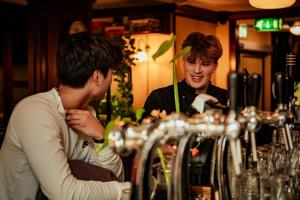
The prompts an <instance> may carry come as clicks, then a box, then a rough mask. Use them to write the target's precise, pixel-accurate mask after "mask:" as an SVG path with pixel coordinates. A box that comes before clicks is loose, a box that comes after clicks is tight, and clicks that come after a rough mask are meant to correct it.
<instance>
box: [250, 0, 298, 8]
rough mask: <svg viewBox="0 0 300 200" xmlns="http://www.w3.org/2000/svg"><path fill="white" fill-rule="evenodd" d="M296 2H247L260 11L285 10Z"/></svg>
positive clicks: (265, 0) (251, 0) (269, 0)
mask: <svg viewBox="0 0 300 200" xmlns="http://www.w3.org/2000/svg"><path fill="white" fill-rule="evenodd" d="M295 2H296V0H275V1H271V0H249V3H250V5H251V6H253V7H255V8H261V9H278V8H286V7H289V6H291V5H293V4H294V3H295Z"/></svg>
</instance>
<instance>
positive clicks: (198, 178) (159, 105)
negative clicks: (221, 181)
mask: <svg viewBox="0 0 300 200" xmlns="http://www.w3.org/2000/svg"><path fill="white" fill-rule="evenodd" d="M186 46H190V47H191V50H190V52H189V53H188V55H186V56H185V57H184V58H183V67H184V75H185V77H184V80H183V81H181V82H179V83H178V93H179V105H180V112H182V113H185V114H187V115H190V114H192V113H189V110H190V108H191V104H192V103H193V101H194V100H195V98H196V97H197V96H198V95H199V94H208V95H210V96H212V97H214V98H216V99H217V100H218V102H219V103H220V104H222V105H225V106H223V107H222V108H225V107H226V104H227V100H228V92H227V91H226V90H224V89H222V88H219V87H217V86H214V85H212V84H211V82H210V79H211V76H212V74H213V73H214V71H215V70H216V69H217V66H218V60H219V58H220V57H221V56H222V45H221V43H220V41H219V39H218V38H217V37H215V36H213V35H208V36H206V35H204V34H202V33H199V32H193V33H191V34H189V35H188V36H187V38H186V39H185V40H184V42H183V44H182V49H183V48H185V47H186ZM144 109H145V112H144V116H145V117H146V116H148V115H150V114H151V111H153V110H159V111H160V112H162V111H166V114H170V113H172V112H175V100H174V85H170V86H167V87H164V88H159V89H156V90H154V91H152V92H151V94H150V95H149V96H148V98H147V100H146V102H145V105H144ZM212 147H213V140H206V141H205V142H203V143H201V145H200V146H199V147H198V149H199V152H200V158H199V159H198V160H200V161H201V163H196V164H195V165H191V168H193V169H194V170H195V171H194V172H192V175H191V184H193V185H209V175H210V172H209V171H210V161H211V152H212ZM166 149H168V148H166ZM197 162H198V161H197Z"/></svg>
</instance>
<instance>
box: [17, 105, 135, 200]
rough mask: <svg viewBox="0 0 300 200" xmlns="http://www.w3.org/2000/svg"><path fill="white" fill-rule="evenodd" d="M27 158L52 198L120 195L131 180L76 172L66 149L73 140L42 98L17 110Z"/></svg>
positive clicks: (18, 132)
mask: <svg viewBox="0 0 300 200" xmlns="http://www.w3.org/2000/svg"><path fill="white" fill-rule="evenodd" d="M14 115H15V116H14V121H13V122H12V123H14V124H15V126H16V130H15V131H16V133H17V134H18V135H19V136H20V142H21V144H22V147H21V148H23V150H24V153H25V156H26V159H27V160H28V163H29V165H30V167H31V169H32V172H33V174H34V175H35V177H36V179H37V181H38V182H39V183H40V186H41V188H42V191H43V192H44V194H45V195H46V196H47V197H48V198H49V199H73V200H74V199H80V200H81V199H99V198H101V199H120V198H121V193H122V190H123V189H124V188H129V187H130V184H129V183H119V182H116V181H111V182H105V183H103V182H97V181H81V180H78V179H76V178H75V177H74V176H73V175H72V174H71V170H70V168H69V164H68V162H67V156H66V153H68V151H69V150H68V149H65V148H64V147H65V146H66V147H67V148H68V146H69V144H66V141H67V140H68V139H67V138H65V137H68V135H64V134H63V132H64V131H67V130H62V128H63V127H64V126H62V125H61V124H60V123H61V121H59V119H58V118H59V116H56V115H55V114H54V112H53V111H52V108H50V107H48V106H45V104H43V103H40V102H31V103H29V104H26V105H23V106H22V107H21V108H20V109H18V110H17V111H16V112H15V113H14Z"/></svg>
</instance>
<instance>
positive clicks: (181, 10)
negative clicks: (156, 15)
mask: <svg viewBox="0 0 300 200" xmlns="http://www.w3.org/2000/svg"><path fill="white" fill-rule="evenodd" d="M175 14H176V15H178V16H183V17H188V18H193V19H198V20H201V21H206V22H211V23H217V22H218V13H217V12H214V11H211V10H207V9H203V8H196V7H193V6H177V8H176V10H175Z"/></svg>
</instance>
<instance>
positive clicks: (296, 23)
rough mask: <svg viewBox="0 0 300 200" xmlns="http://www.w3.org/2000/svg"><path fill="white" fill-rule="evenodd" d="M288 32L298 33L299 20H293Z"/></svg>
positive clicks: (299, 32)
mask: <svg viewBox="0 0 300 200" xmlns="http://www.w3.org/2000/svg"><path fill="white" fill-rule="evenodd" d="M290 32H291V33H292V34H294V35H300V21H298V22H295V23H294V24H293V26H291V28H290Z"/></svg>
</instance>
